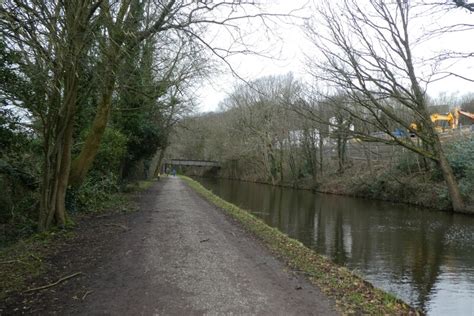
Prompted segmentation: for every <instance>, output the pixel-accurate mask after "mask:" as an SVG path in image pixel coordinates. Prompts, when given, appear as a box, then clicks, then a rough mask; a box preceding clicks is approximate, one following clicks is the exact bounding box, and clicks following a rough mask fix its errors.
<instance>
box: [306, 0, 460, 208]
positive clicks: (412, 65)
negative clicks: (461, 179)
mask: <svg viewBox="0 0 474 316" xmlns="http://www.w3.org/2000/svg"><path fill="white" fill-rule="evenodd" d="M317 13H318V15H317V19H320V20H321V24H316V23H313V24H312V23H308V24H307V26H306V31H307V34H308V36H309V37H310V38H311V40H312V42H313V43H314V45H315V46H316V47H317V48H318V53H320V54H321V55H322V58H320V60H318V58H317V57H314V58H312V60H311V62H310V63H311V66H312V67H311V69H315V71H313V72H312V75H313V76H314V77H315V78H316V79H318V80H322V81H324V82H327V83H328V84H329V85H330V86H332V87H333V88H335V89H339V90H342V91H344V92H345V93H346V95H347V97H348V98H350V101H351V104H352V106H350V107H346V108H345V111H346V112H347V113H348V114H349V115H351V116H352V117H353V118H354V120H360V121H362V122H366V123H367V124H369V125H371V126H373V127H374V129H375V130H378V131H382V132H383V133H384V136H383V137H378V136H374V135H373V134H370V133H365V132H362V131H360V130H359V131H358V130H357V129H356V130H355V131H354V132H353V134H354V135H357V136H358V137H359V138H361V139H363V140H366V141H379V142H385V143H391V144H397V145H400V146H403V147H405V148H407V149H409V150H411V151H413V152H416V153H417V154H419V155H422V156H423V157H426V158H428V159H431V160H432V161H434V162H436V163H437V165H438V166H439V168H440V169H441V171H442V173H443V176H444V179H445V181H446V184H447V188H448V191H449V194H450V197H451V200H452V206H453V209H454V210H455V211H458V212H468V210H467V209H466V207H465V205H464V203H463V199H462V196H461V194H460V191H459V187H458V184H457V181H456V178H455V177H454V174H453V171H452V168H451V166H450V164H449V162H448V160H447V158H446V155H445V153H444V151H443V147H442V145H441V142H440V139H439V137H438V135H437V133H436V132H435V129H434V125H433V124H432V122H431V121H430V115H429V112H428V108H427V96H426V84H428V83H429V78H430V75H431V76H432V75H433V73H430V74H426V68H424V67H423V66H421V60H419V59H417V58H416V57H415V56H414V52H413V49H414V47H415V46H416V45H417V44H420V43H421V40H422V39H423V38H416V37H413V38H412V37H411V34H413V33H414V29H413V27H412V24H411V22H412V18H413V16H414V15H415V13H414V12H412V5H411V3H410V1H403V0H396V1H392V2H386V1H380V0H370V1H368V2H367V3H366V4H361V3H360V2H358V1H355V0H344V1H342V2H341V3H340V4H334V3H333V2H330V1H325V2H324V3H323V4H321V5H320V6H319V7H318V8H317ZM432 66H433V67H434V68H436V65H432ZM423 71H425V74H423V75H422V73H423ZM400 107H402V108H403V109H405V110H406V111H409V112H410V113H411V118H412V119H410V120H407V119H406V116H405V115H400V113H402V112H405V111H399V109H400ZM413 121H416V122H417V125H418V128H417V129H416V130H414V129H413V128H412V127H410V124H411V123H412V122H413ZM394 126H397V127H400V128H403V129H405V130H411V132H413V133H415V134H416V136H417V137H418V139H420V141H421V144H422V145H421V146H420V145H418V143H417V142H415V141H413V140H412V139H410V138H401V137H398V135H396V133H394V129H393V127H394Z"/></svg>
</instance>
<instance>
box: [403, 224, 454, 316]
mask: <svg viewBox="0 0 474 316" xmlns="http://www.w3.org/2000/svg"><path fill="white" fill-rule="evenodd" d="M449 226H450V225H449V224H448V223H445V224H440V225H438V226H437V227H435V228H434V229H433V228H432V227H430V226H429V225H426V224H425V225H423V224H422V225H421V227H420V230H419V232H418V233H417V234H415V236H413V237H414V238H413V244H414V247H413V248H412V249H413V252H414V253H413V264H412V266H411V277H412V280H413V285H414V286H415V287H416V292H417V293H418V297H417V301H418V304H419V307H420V308H421V309H423V310H425V309H426V303H427V301H428V299H429V298H430V295H431V294H432V291H433V289H434V288H435V285H436V283H437V281H438V277H439V275H440V274H441V265H442V263H443V258H444V254H445V246H444V239H445V236H446V232H447V231H448V229H449Z"/></svg>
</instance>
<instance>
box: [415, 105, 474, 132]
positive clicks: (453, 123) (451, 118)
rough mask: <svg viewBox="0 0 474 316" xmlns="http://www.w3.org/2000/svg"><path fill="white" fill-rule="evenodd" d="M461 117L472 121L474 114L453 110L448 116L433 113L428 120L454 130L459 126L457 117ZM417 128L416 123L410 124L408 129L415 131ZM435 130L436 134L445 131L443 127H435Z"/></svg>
mask: <svg viewBox="0 0 474 316" xmlns="http://www.w3.org/2000/svg"><path fill="white" fill-rule="evenodd" d="M461 115H463V116H466V117H469V118H470V119H472V120H474V113H470V112H466V111H462V110H460V109H454V111H453V112H449V113H448V114H439V113H433V114H431V115H430V119H431V122H433V123H435V124H436V122H447V123H448V125H449V128H450V129H455V128H457V127H458V126H459V116H461ZM417 128H418V127H417V125H416V123H411V124H410V129H412V130H417ZM435 129H436V131H437V132H443V131H444V130H446V128H445V127H443V126H440V125H435Z"/></svg>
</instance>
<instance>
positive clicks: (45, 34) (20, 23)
mask: <svg viewBox="0 0 474 316" xmlns="http://www.w3.org/2000/svg"><path fill="white" fill-rule="evenodd" d="M247 6H248V7H255V4H254V2H253V1H246V0H241V1H233V0H232V1H230V0H229V1H226V0H220V1H215V2H209V1H184V0H168V1H164V0H163V1H151V0H129V1H112V0H110V1H109V0H105V1H104V0H96V1H86V0H78V1H57V0H56V1H48V2H44V1H40V0H7V1H3V2H2V4H1V7H0V15H1V16H0V26H1V30H0V32H1V35H2V36H3V38H4V39H5V43H6V46H7V48H8V50H9V51H11V52H14V53H17V54H18V56H19V58H18V61H17V62H16V63H17V65H18V73H20V77H21V78H25V81H27V82H28V84H29V85H30V86H31V89H29V90H28V91H19V89H17V91H16V92H15V93H14V95H13V98H15V102H16V103H15V104H17V106H18V107H22V108H24V109H27V110H28V111H29V113H30V114H31V115H32V121H33V125H34V126H35V128H36V131H37V135H38V136H39V137H40V139H41V141H42V144H43V173H42V180H41V186H40V187H41V189H40V191H41V203H40V211H39V214H40V216H39V225H38V228H39V229H40V230H45V229H48V228H49V227H50V226H51V225H52V224H53V223H55V224H57V225H59V226H64V224H65V222H66V209H65V203H64V201H65V195H66V190H67V188H68V187H70V186H74V187H79V186H80V185H81V183H82V182H83V181H84V178H85V177H86V175H87V172H88V170H89V169H90V168H91V166H92V163H93V161H94V159H95V156H96V155H97V152H98V150H99V146H100V143H101V139H102V136H103V135H104V132H105V129H106V127H107V125H108V124H109V117H110V114H111V112H112V109H113V105H114V98H115V96H116V95H117V93H116V92H117V83H118V76H119V73H120V70H121V69H122V70H124V69H126V67H127V66H130V67H131V68H133V65H131V64H130V58H129V57H130V56H132V55H134V53H135V52H136V51H137V47H140V45H142V43H144V42H146V41H147V40H149V39H152V38H155V39H156V38H157V37H160V38H161V39H164V38H173V36H174V38H176V37H181V38H186V39H187V40H191V41H192V42H194V43H200V44H201V47H206V49H210V50H211V51H212V52H213V53H215V54H218V56H219V57H220V58H222V59H224V60H225V56H222V55H221V54H219V52H221V51H217V50H216V49H215V48H214V47H213V46H212V45H210V44H209V43H207V42H206V41H205V39H204V38H203V37H202V34H203V32H205V27H206V25H217V26H221V27H224V28H227V27H228V28H229V32H231V33H234V32H236V33H238V31H239V28H238V27H235V26H234V25H233V24H232V23H233V22H235V21H236V20H239V19H247V18H252V17H259V18H262V17H264V16H265V14H262V13H256V14H248V13H246V12H245V11H244V10H241V9H242V8H245V7H247ZM237 37H238V36H237ZM186 45H187V44H186ZM165 46H166V45H165ZM158 49H162V48H161V47H156V50H158ZM187 61H190V59H189V58H188V59H186V62H187ZM186 62H184V63H186ZM121 67H124V68H121ZM171 68H172V67H171ZM125 71H126V70H125ZM152 74H153V76H155V75H156V72H155V71H153V72H152ZM89 75H90V76H91V79H92V80H88V79H89V78H88V76H89ZM156 77H161V78H164V77H165V76H163V73H161V74H159V75H156ZM174 79H175V80H181V79H183V78H180V77H179V76H177V77H174ZM185 79H186V80H188V79H189V78H185ZM185 79H183V80H185ZM164 82H165V81H162V83H164ZM188 82H189V81H188ZM93 84H96V86H92V85H93ZM86 85H88V86H86ZM176 86H177V85H176V84H175V83H172V84H170V83H166V84H164V85H161V88H162V91H159V93H157V95H161V96H163V95H172V94H173V93H171V94H170V93H168V92H169V91H167V89H169V88H170V87H176ZM157 90H160V88H157ZM90 91H92V92H94V93H96V94H97V97H94V98H90V97H89V95H88V92H90ZM122 96H123V94H122ZM86 100H87V102H86ZM94 100H95V101H96V105H95V107H94V109H92V108H90V110H91V111H90V112H92V113H94V115H95V116H94V118H93V120H92V121H88V120H87V119H86V118H87V116H86V115H83V114H84V113H83V111H82V110H83V107H82V105H83V104H85V105H89V103H90V101H94ZM160 101H163V100H160ZM163 104H168V105H169V104H176V102H174V101H173V102H164V103H163ZM79 114H81V115H82V116H81V120H82V119H84V120H83V121H81V122H80V123H81V124H80V125H81V126H87V127H88V128H89V133H88V135H87V136H86V138H85V141H84V142H83V143H77V139H76V136H77V134H78V133H77V131H74V128H75V126H76V123H78V122H77V119H78V116H79ZM142 132H144V134H146V136H147V137H148V136H150V135H151V137H154V138H155V137H156V136H157V134H156V133H155V132H156V130H153V128H149V129H146V130H142ZM73 145H76V146H75V147H79V148H80V150H79V154H78V156H77V157H75V158H74V159H72V158H73V157H72V147H73Z"/></svg>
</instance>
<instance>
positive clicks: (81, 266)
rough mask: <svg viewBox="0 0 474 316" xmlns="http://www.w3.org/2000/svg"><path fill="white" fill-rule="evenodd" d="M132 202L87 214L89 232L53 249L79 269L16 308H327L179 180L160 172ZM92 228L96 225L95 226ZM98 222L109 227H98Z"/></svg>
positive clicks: (238, 311)
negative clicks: (100, 214) (106, 213)
mask: <svg viewBox="0 0 474 316" xmlns="http://www.w3.org/2000/svg"><path fill="white" fill-rule="evenodd" d="M139 203H140V206H141V210H140V211H139V212H136V213H134V214H130V215H124V216H122V217H110V218H107V219H104V220H103V221H102V222H100V221H94V222H93V224H92V226H91V227H90V228H89V230H88V229H87V228H84V229H82V230H81V232H82V233H81V234H82V235H83V236H81V237H80V238H81V239H80V240H77V241H76V243H77V245H79V246H80V247H78V246H75V247H73V249H74V250H69V252H63V253H61V254H60V256H61V258H62V259H61V260H64V257H66V258H68V260H69V261H68V262H69V263H68V264H67V266H68V267H69V266H70V268H67V270H72V269H75V271H78V270H79V271H82V272H83V276H81V277H78V278H76V279H73V280H70V281H67V282H65V284H64V285H61V286H60V287H56V288H55V289H52V290H51V291H50V292H48V293H42V294H41V296H39V297H37V298H29V300H30V304H29V305H30V306H29V307H25V311H26V308H28V313H31V314H59V315H333V314H336V312H335V311H334V302H332V301H331V300H329V299H328V298H327V297H326V296H324V295H323V294H322V293H321V292H320V290H319V289H317V288H315V287H313V286H312V285H311V284H310V283H309V282H307V281H306V279H305V278H303V277H301V276H299V275H296V274H295V273H292V272H289V271H287V269H286V267H285V265H284V264H283V263H281V262H280V261H279V260H277V259H276V258H275V257H274V256H272V254H271V253H270V252H269V251H268V250H267V249H266V248H265V247H264V246H262V245H261V243H260V242H259V241H258V240H256V239H255V238H254V237H252V236H250V235H249V234H248V233H247V232H245V231H244V230H243V229H242V228H241V227H240V226H239V225H238V224H237V223H235V222H233V220H232V219H230V218H229V217H227V216H226V215H225V214H224V213H223V212H222V211H220V210H219V209H217V208H216V207H215V206H213V205H211V204H210V203H209V202H207V201H206V200H204V199H203V198H202V197H201V196H199V195H198V194H197V193H195V192H194V191H193V190H192V189H190V188H189V187H188V186H187V185H186V184H185V183H184V181H182V180H181V179H179V178H176V177H170V178H165V179H162V180H161V181H159V182H158V183H156V184H155V185H154V186H153V187H152V188H150V189H149V190H147V191H146V192H144V193H142V194H141V196H140V197H139ZM121 227H122V228H126V229H122V228H121ZM101 228H102V229H103V230H104V231H103V232H102V233H99V231H98V229H101ZM106 228H107V229H109V230H110V229H114V231H112V232H106ZM94 234H97V236H99V237H95V236H94ZM103 239H106V240H103ZM71 247H72V245H71ZM81 247H82V248H84V249H82V250H81V249H80V248H81ZM65 265H66V264H65ZM72 271H74V270H72ZM70 272H71V271H70ZM70 272H67V271H64V272H63V273H70ZM23 302H25V301H23ZM34 302H36V303H34Z"/></svg>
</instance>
